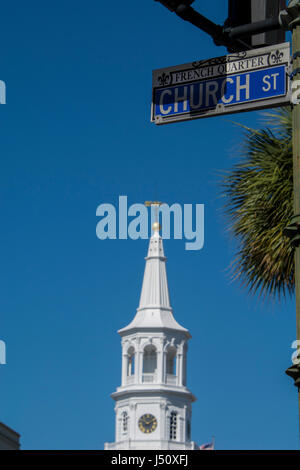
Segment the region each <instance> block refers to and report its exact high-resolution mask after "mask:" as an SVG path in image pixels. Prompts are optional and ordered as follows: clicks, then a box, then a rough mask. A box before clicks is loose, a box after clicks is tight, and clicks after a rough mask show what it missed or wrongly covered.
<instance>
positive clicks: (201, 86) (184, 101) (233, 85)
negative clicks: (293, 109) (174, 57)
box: [152, 44, 290, 124]
mask: <svg viewBox="0 0 300 470" xmlns="http://www.w3.org/2000/svg"><path fill="white" fill-rule="evenodd" d="M222 59H223V60H222ZM288 68H289V48H287V44H283V45H277V46H276V49H275V50H274V46H273V47H272V48H265V49H263V50H262V49H257V50H255V51H253V50H252V51H249V52H245V53H240V54H232V55H230V56H225V57H223V58H218V60H217V59H211V60H210V61H202V62H194V63H192V64H186V65H183V66H179V67H171V68H169V69H163V70H158V71H154V74H153V82H154V83H153V103H152V121H154V122H155V123H157V124H164V123H168V122H174V121H183V120H187V119H193V118H198V117H208V116H211V115H220V114H225V113H233V112H241V111H250V110H252V109H261V108H265V107H274V106H280V105H284V104H288V103H289V91H290V90H289V78H288ZM157 85H158V86H157Z"/></svg>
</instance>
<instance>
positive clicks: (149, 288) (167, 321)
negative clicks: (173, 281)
mask: <svg viewBox="0 0 300 470" xmlns="http://www.w3.org/2000/svg"><path fill="white" fill-rule="evenodd" d="M166 260H167V258H166V257H165V255H164V248H163V241H162V238H161V236H160V235H159V224H158V223H157V222H155V223H154V224H153V235H152V237H151V238H150V243H149V248H148V255H147V257H146V266H145V273H144V280H143V286H142V292H141V297H140V304H139V308H138V309H137V314H136V316H135V317H134V319H133V320H132V322H131V323H130V324H129V325H128V326H126V327H125V328H122V329H121V330H119V333H120V334H121V335H123V334H124V333H125V332H127V333H128V331H130V330H134V329H139V328H168V329H173V330H178V331H182V332H185V333H186V335H187V336H188V337H190V334H189V332H188V330H187V329H185V328H183V327H182V326H180V325H179V323H177V321H176V320H175V318H174V317H173V313H172V308H171V306H170V298H169V288H168V280H167V272H166Z"/></svg>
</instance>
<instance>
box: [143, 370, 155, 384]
mask: <svg viewBox="0 0 300 470" xmlns="http://www.w3.org/2000/svg"><path fill="white" fill-rule="evenodd" d="M153 382H156V373H155V372H154V373H146V374H143V383H147V384H149V383H153Z"/></svg>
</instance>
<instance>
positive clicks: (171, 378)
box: [166, 374, 177, 385]
mask: <svg viewBox="0 0 300 470" xmlns="http://www.w3.org/2000/svg"><path fill="white" fill-rule="evenodd" d="M166 383H167V384H169V385H176V383H177V376H176V375H173V374H167V377H166Z"/></svg>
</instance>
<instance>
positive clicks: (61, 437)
mask: <svg viewBox="0 0 300 470" xmlns="http://www.w3.org/2000/svg"><path fill="white" fill-rule="evenodd" d="M226 4H227V2H226V1H225V0H217V1H216V2H200V1H196V3H195V7H197V8H198V9H199V10H201V12H202V13H203V14H206V15H207V16H208V17H209V18H211V19H213V20H215V21H216V22H219V23H221V22H223V21H224V19H225V17H226V9H227V8H226ZM0 43H1V45H2V47H1V67H0V79H2V80H5V82H6V84H7V105H6V106H1V107H0V135H1V171H0V209H1V221H2V224H1V232H0V237H1V245H0V253H1V270H0V273H1V279H0V283H1V295H0V315H1V317H0V339H2V340H5V341H6V343H7V362H8V363H7V365H5V366H3V365H2V366H0V381H1V386H0V403H1V407H0V420H1V421H3V422H5V423H6V424H8V425H9V426H11V427H13V428H15V429H16V430H17V431H19V432H20V433H21V435H22V438H21V440H22V448H23V449H64V448H68V449H91V448H95V449H101V448H103V443H104V442H105V441H112V440H113V438H114V410H113V407H114V404H113V401H112V399H111V398H110V393H111V392H113V391H114V390H115V388H116V386H118V385H119V384H120V364H121V348H120V338H119V336H118V334H117V333H116V330H117V329H119V328H121V327H123V326H125V325H126V324H127V323H128V322H129V321H130V320H131V319H132V317H133V315H134V314H135V309H136V307H137V306H138V300H139V294H140V288H141V283H142V276H143V270H144V256H145V255H146V252H147V245H148V243H147V241H143V240H138V241H131V240H128V241H126V240H122V241H114V240H110V241H100V240H99V239H97V238H96V234H95V228H96V222H97V219H96V216H95V212H96V207H97V206H98V205H99V204H101V203H102V202H110V203H114V204H116V203H117V201H118V196H119V195H122V194H126V195H128V201H129V203H130V204H132V203H135V202H143V201H144V200H146V199H153V198H155V199H157V198H158V199H160V200H162V201H165V202H167V203H169V204H172V203H173V202H178V203H181V204H183V203H193V204H196V203H204V204H205V246H204V248H203V250H201V251H199V252H195V251H186V250H185V249H184V241H165V244H164V246H165V251H166V254H167V256H168V259H169V260H168V266H167V268H168V277H169V287H170V293H171V301H172V306H173V308H174V314H175V317H176V319H177V320H178V321H179V322H180V323H181V324H183V325H184V326H185V327H187V328H189V330H190V331H191V333H192V336H193V338H192V340H191V342H190V348H189V387H190V389H191V390H192V392H193V393H194V394H195V395H196V396H197V398H198V400H197V402H196V403H195V404H194V408H193V425H192V435H193V439H194V440H196V441H197V442H199V443H203V442H207V441H209V440H210V438H211V436H212V435H215V436H216V446H217V448H219V449H253V448H255V449H265V448H269V449H281V448H282V449H288V448H291V449H296V448H299V440H298V430H297V393H296V389H295V388H294V385H293V383H292V380H291V379H289V378H288V377H287V376H285V374H284V370H285V369H286V368H287V367H288V366H289V365H290V362H291V360H290V358H291V353H292V350H291V348H290V346H291V343H292V341H293V340H294V339H295V311H294V301H293V300H288V301H287V302H286V303H282V304H280V305H279V304H277V303H276V302H273V303H268V302H265V303H263V304H262V303H261V302H260V301H259V300H258V299H257V298H256V297H254V298H251V297H249V295H248V294H247V292H246V291H244V290H242V289H241V288H240V287H239V285H237V284H232V283H230V280H229V278H228V275H227V274H226V268H227V267H228V265H229V263H230V261H231V260H232V258H233V256H234V248H235V246H234V241H233V240H232V239H231V238H230V236H229V235H228V233H227V231H226V230H227V227H226V224H225V222H224V219H223V218H222V215H221V210H220V208H221V201H220V198H219V187H218V183H217V181H218V177H217V176H216V175H217V172H218V171H219V170H223V169H226V168H230V167H231V165H232V164H233V163H234V161H235V158H236V151H237V149H238V148H239V143H240V141H241V131H240V129H239V128H238V127H236V126H235V125H234V124H233V123H232V120H234V121H237V122H240V123H243V124H247V125H250V126H254V127H255V126H257V125H259V120H260V119H261V117H260V115H259V114H257V113H247V114H243V115H241V114H240V115H235V116H234V117H230V116H229V117H226V118H223V117H219V118H212V119H207V120H197V121H194V122H187V123H180V124H173V125H168V126H162V127H155V126H154V125H153V124H151V123H150V122H149V117H150V100H151V72H152V69H155V68H159V67H164V66H169V65H176V64H181V63H184V62H189V61H193V60H199V59H204V58H209V57H215V56H218V55H222V54H223V53H224V49H223V48H220V47H219V48H218V47H217V46H215V45H214V44H213V42H212V40H211V39H210V38H209V37H208V36H206V35H205V34H204V33H202V32H200V31H198V30H197V29H195V28H193V27H192V26H191V25H188V24H186V23H184V22H183V21H180V20H179V19H178V18H177V17H176V16H175V15H172V14H171V13H170V12H168V11H167V10H166V9H164V8H163V7H162V6H161V5H160V4H158V3H156V2H154V1H153V0H147V1H143V2H141V1H140V0H132V1H130V2H123V1H115V2H100V1H98V0H97V1H96V0H88V1H87V2H82V1H78V0H73V1H71V0H59V1H58V0H55V1H52V2H50V3H49V2H48V3H47V2H46V3H45V2H40V1H37V0H35V1H33V0H29V1H27V2H21V1H20V0H19V1H17V2H6V3H5V4H3V5H2V8H1V16H0Z"/></svg>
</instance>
